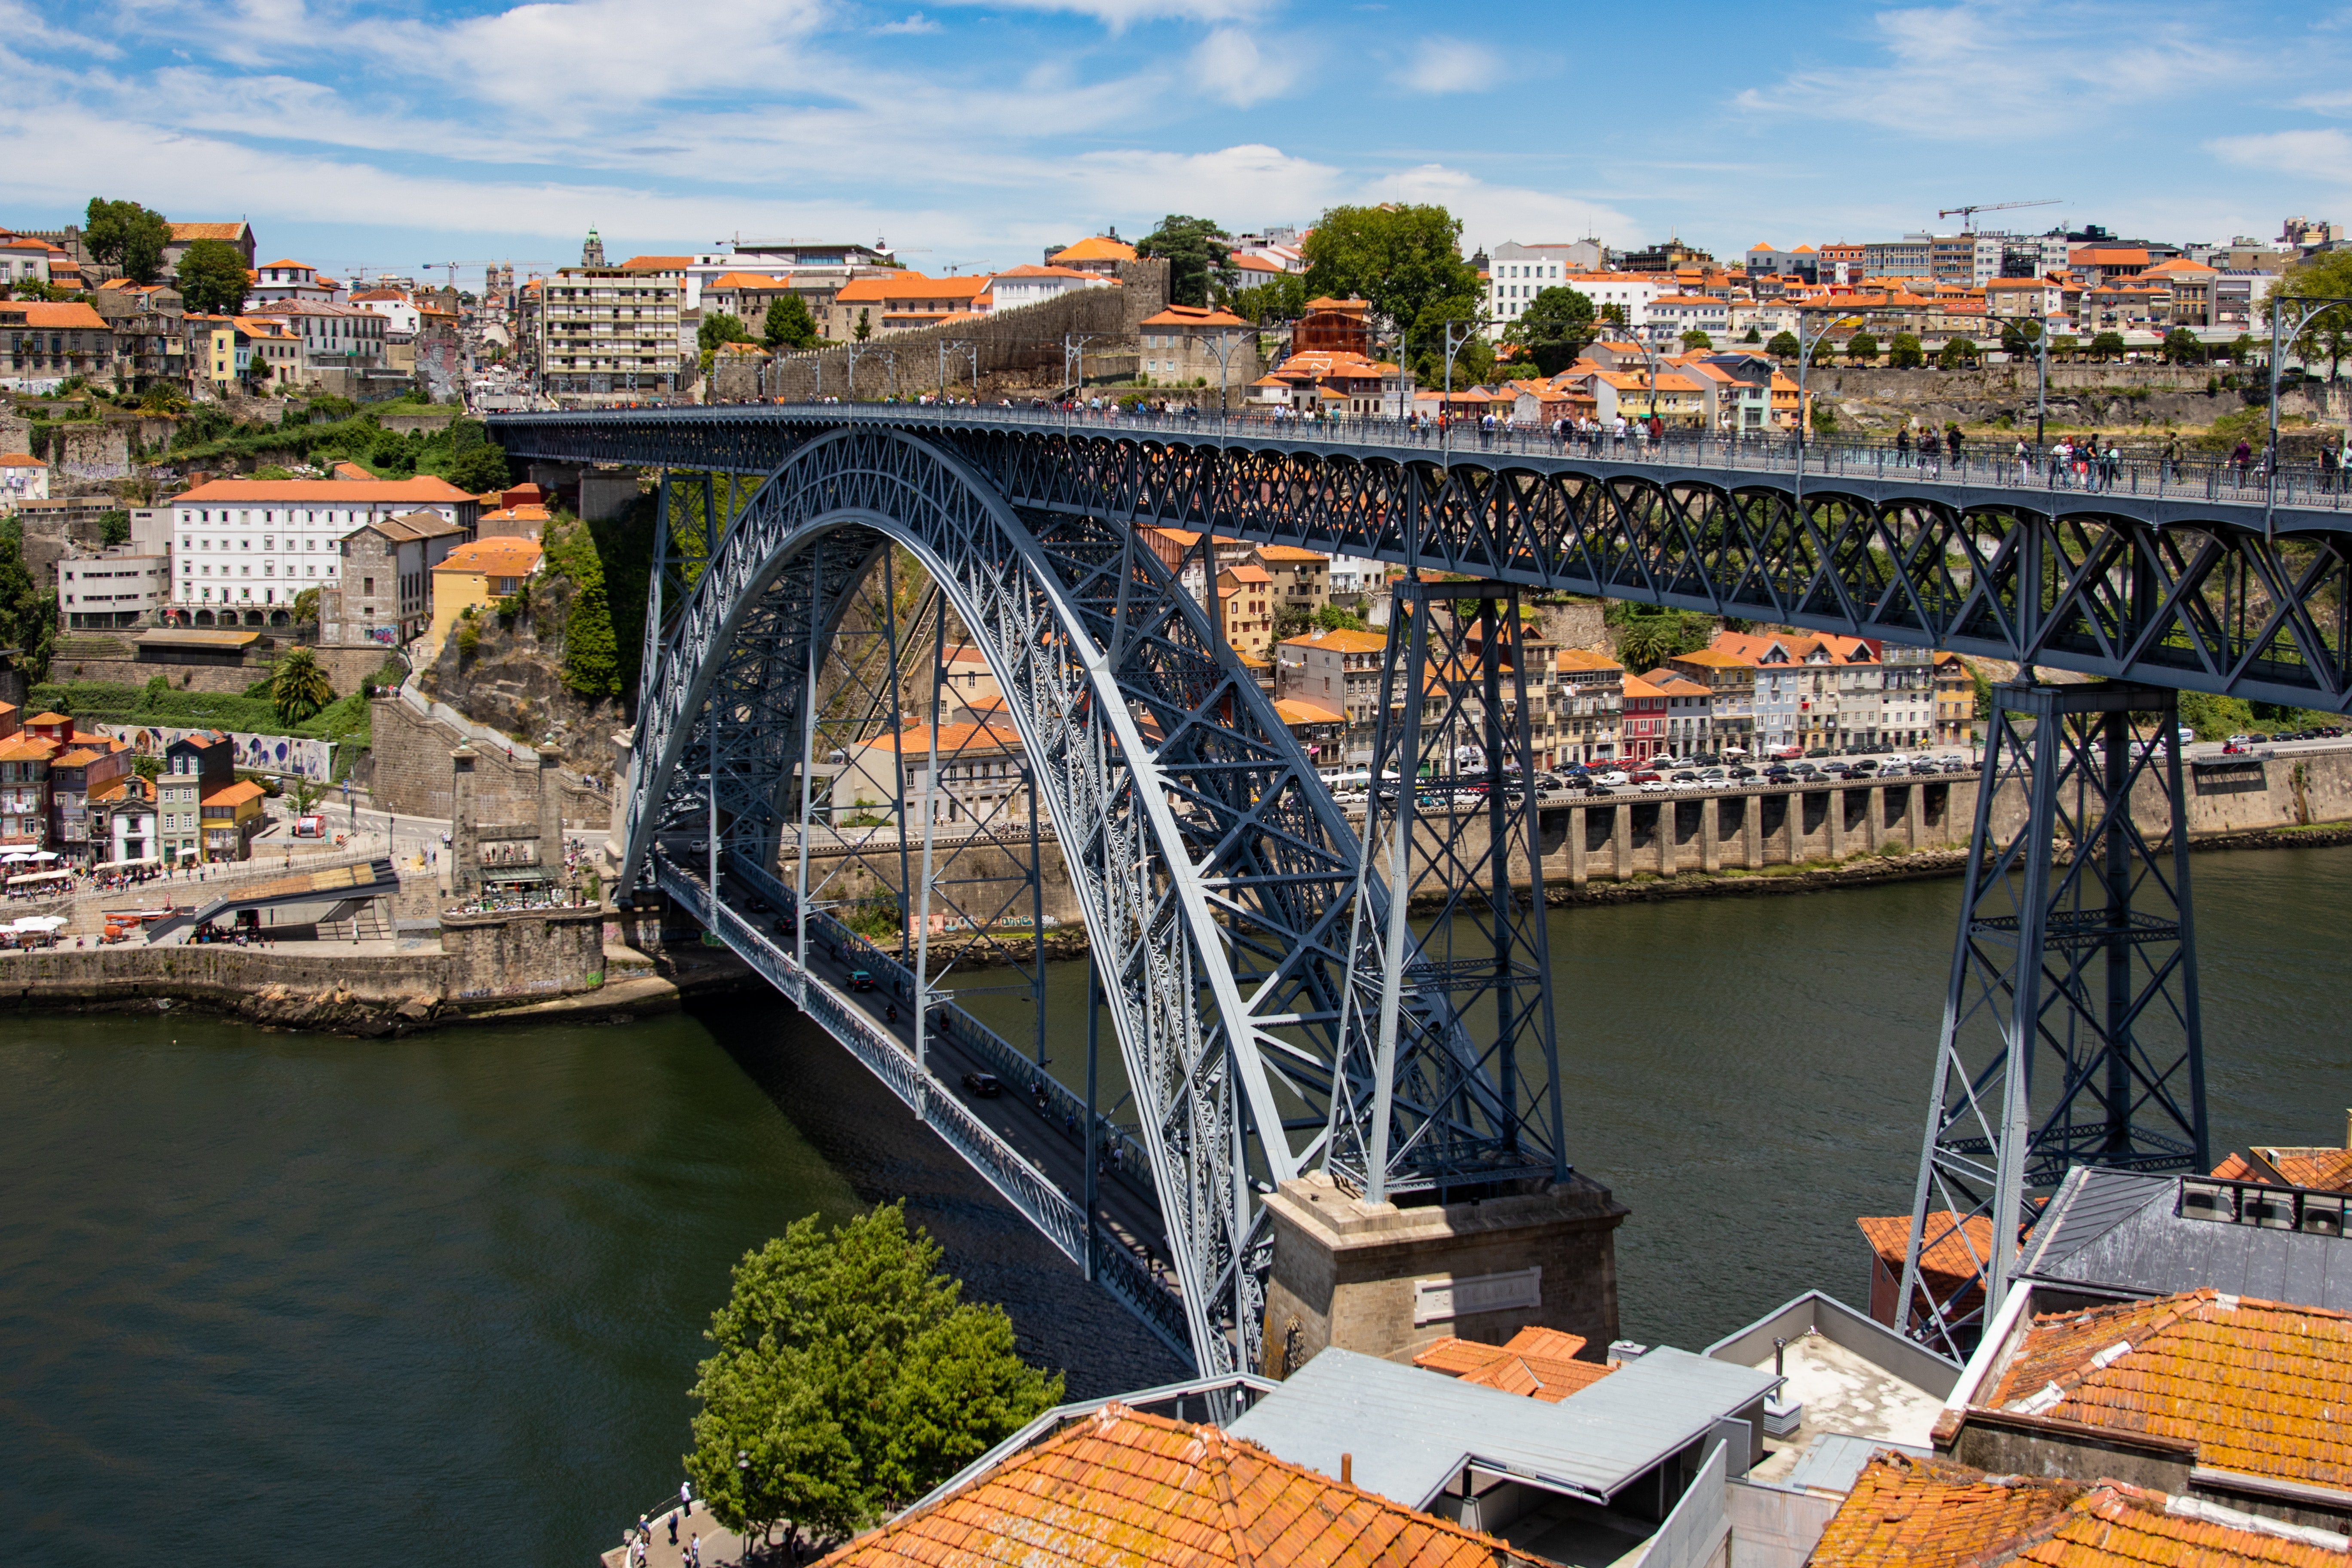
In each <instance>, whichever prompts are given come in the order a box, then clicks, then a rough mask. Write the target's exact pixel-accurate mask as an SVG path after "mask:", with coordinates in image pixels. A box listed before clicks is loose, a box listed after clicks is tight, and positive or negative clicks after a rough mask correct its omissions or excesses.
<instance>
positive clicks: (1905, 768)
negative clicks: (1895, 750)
mask: <svg viewBox="0 0 2352 1568" xmlns="http://www.w3.org/2000/svg"><path fill="white" fill-rule="evenodd" d="M1910 771H1911V764H1910V763H1901V762H1896V763H1887V764H1886V765H1885V767H1883V768H1881V769H1879V770H1878V776H1879V777H1880V778H1883V779H1899V778H1901V777H1903V776H1904V775H1905V774H1906V773H1909V772H1910Z"/></svg>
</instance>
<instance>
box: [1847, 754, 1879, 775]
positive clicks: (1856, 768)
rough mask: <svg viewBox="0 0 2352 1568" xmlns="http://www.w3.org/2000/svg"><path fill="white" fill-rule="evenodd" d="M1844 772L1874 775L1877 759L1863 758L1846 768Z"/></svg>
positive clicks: (1876, 769)
mask: <svg viewBox="0 0 2352 1568" xmlns="http://www.w3.org/2000/svg"><path fill="white" fill-rule="evenodd" d="M1845 771H1846V772H1847V773H1876V772H1877V771H1878V759H1877V758H1875V757H1864V758H1863V759H1862V760H1861V761H1860V762H1858V763H1853V764H1851V765H1850V766H1848V767H1847V769H1846V770H1845Z"/></svg>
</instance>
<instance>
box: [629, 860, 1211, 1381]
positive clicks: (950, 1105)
mask: <svg viewBox="0 0 2352 1568" xmlns="http://www.w3.org/2000/svg"><path fill="white" fill-rule="evenodd" d="M651 859H652V862H653V867H654V873H655V879H656V881H657V882H658V883H659V885H660V887H661V889H662V890H663V891H664V892H665V893H667V894H668V895H669V897H670V898H671V899H673V900H676V901H677V905H678V907H679V908H680V909H681V910H684V911H685V912H686V913H688V914H689V915H691V916H692V917H693V918H694V919H696V920H697V921H700V922H701V923H702V924H703V927H704V929H705V930H707V931H711V932H713V933H715V934H716V935H717V937H718V938H719V941H721V942H724V943H725V944H726V945H727V946H728V948H730V950H731V951H733V952H735V953H736V955H737V956H739V957H740V958H741V959H742V960H743V961H744V962H745V963H749V964H750V965H751V967H752V968H753V969H755V970H757V971H758V972H759V973H760V974H761V976H762V977H763V978H765V979H766V980H767V981H768V983H769V984H772V985H773V986H774V987H775V988H776V989H777V990H778V991H780V992H782V994H784V995H785V996H786V997H787V998H789V999H790V1000H792V1001H793V1002H794V1003H795V1004H797V1005H799V1006H800V1008H801V1010H802V1011H803V1013H804V1014H805V1015H806V1016H808V1017H809V1018H810V1019H811V1020H812V1021H814V1023H816V1024H817V1025H818V1026H821V1027H822V1028H824V1031H825V1032H826V1033H827V1034H829V1035H831V1036H832V1037H834V1038H835V1040H837V1041H839V1042H840V1043H841V1044H842V1045H843V1046H844V1047H846V1048H847V1049H848V1050H849V1052H850V1054H851V1055H853V1056H855V1057H856V1058H857V1059H858V1060H859V1061H860V1062H861V1063H863V1064H864V1065H865V1067H866V1068H867V1070H868V1071H870V1072H872V1073H873V1074H874V1075H875V1077H877V1079H881V1081H882V1082H883V1084H884V1085H885V1086H886V1087H887V1088H888V1089H889V1090H890V1091H891V1092H892V1093H893V1094H895V1095H897V1096H898V1099H899V1100H900V1101H901V1102H903V1103H904V1104H905V1105H906V1106H907V1108H908V1110H911V1111H913V1112H914V1113H915V1116H916V1118H917V1119H918V1120H919V1121H922V1122H923V1124H924V1125H925V1126H927V1127H929V1128H930V1129H931V1130H932V1131H934V1132H936V1133H938V1134H939V1136H940V1138H942V1139H943V1140H945V1141H946V1142H947V1144H948V1146H949V1147H950V1148H951V1149H953V1150H954V1151H955V1152H957V1154H958V1155H960V1156H961V1158H962V1159H963V1160H964V1161H965V1162H966V1163H968V1164H970V1165H971V1167H972V1168H973V1169H974V1170H975V1171H977V1172H979V1173H980V1174H981V1176H982V1178H983V1179H985V1180H986V1181H987V1182H988V1184H990V1185H991V1186H992V1187H994V1188H995V1189H996V1190H997V1192H998V1193H999V1194H1002V1195H1003V1197H1004V1198H1005V1199H1006V1201H1008V1202H1009V1203H1011V1204H1012V1205H1013V1207H1014V1208H1015V1209H1017V1210H1019V1211H1020V1212H1021V1214H1022V1215H1023V1216H1024V1217H1025V1218H1026V1219H1027V1220H1028V1221H1029V1222H1030V1223H1031V1224H1032V1225H1034V1226H1036V1227H1037V1229H1038V1230H1039V1231H1040V1232H1041V1233H1042V1234H1043V1235H1044V1236H1045V1238H1046V1239H1047V1240H1048V1241H1050V1242H1052V1243H1053V1244H1054V1245H1055V1247H1058V1248H1059V1249H1060V1250H1061V1252H1062V1254H1063V1255H1064V1256H1065V1257H1066V1258H1069V1259H1070V1261H1071V1262H1072V1263H1074V1264H1076V1265H1077V1266H1078V1267H1079V1268H1083V1269H1085V1270H1086V1271H1087V1274H1088V1275H1089V1276H1090V1277H1091V1278H1092V1279H1094V1280H1095V1281H1096V1282H1097V1284H1100V1285H1101V1286H1103V1288H1104V1289H1107V1290H1108V1291H1109V1292H1110V1293H1111V1295H1112V1296H1113V1297H1115V1298H1116V1299H1118V1301H1119V1302H1120V1303H1121V1304H1122V1305H1124V1306H1126V1307H1127V1308H1128V1309H1129V1310H1130V1311H1132V1312H1134V1313H1135V1315H1136V1316H1137V1317H1138V1318H1139V1319H1141V1320H1142V1321H1143V1323H1144V1326H1145V1327H1146V1328H1148V1329H1150V1331H1152V1333H1153V1334H1154V1335H1155V1336H1157V1337H1158V1338H1159V1339H1160V1341H1161V1342H1163V1343H1165V1344H1166V1345H1167V1346H1168V1347H1169V1348H1170V1349H1171V1350H1172V1351H1174V1352H1176V1353H1177V1354H1178V1355H1180V1356H1181V1357H1183V1358H1185V1359H1186V1360H1187V1361H1189V1360H1191V1359H1192V1342H1191V1339H1190V1337H1189V1335H1188V1333H1187V1331H1186V1328H1185V1320H1184V1310H1183V1306H1182V1303H1181V1300H1180V1298H1179V1295H1178V1293H1177V1283H1176V1276H1175V1273H1174V1271H1173V1270H1172V1269H1171V1268H1169V1267H1168V1247H1167V1243H1166V1238H1165V1231H1164V1229H1163V1227H1162V1226H1161V1224H1160V1205H1159V1199H1158V1196H1157V1194H1155V1192H1154V1191H1153V1189H1152V1184H1151V1177H1150V1162H1149V1161H1148V1160H1147V1159H1146V1157H1145V1154H1144V1151H1143V1148H1142V1145H1141V1142H1140V1141H1139V1139H1138V1138H1137V1137H1136V1135H1135V1134H1134V1133H1133V1132H1132V1131H1129V1130H1128V1129H1126V1128H1123V1127H1120V1126H1119V1125H1118V1124H1117V1123H1116V1122H1114V1121H1111V1120H1110V1119H1109V1118H1108V1117H1105V1116H1101V1115H1096V1116H1095V1117H1094V1118H1093V1121H1094V1134H1095V1137H1094V1144H1095V1156H1096V1158H1095V1165H1094V1170H1095V1177H1096V1179H1095V1181H1094V1183H1093V1184H1092V1185H1093V1189H1094V1192H1093V1197H1094V1203H1093V1211H1094V1212H1093V1213H1092V1215H1088V1214H1087V1190H1088V1183H1087V1107H1086V1106H1085V1104H1084V1103H1083V1102H1082V1101H1081V1100H1078V1099H1077V1097H1076V1096H1074V1095H1073V1094H1071V1093H1070V1092H1069V1090H1068V1089H1066V1088H1065V1087H1063V1085H1062V1084H1061V1083H1059V1082H1058V1081H1057V1080H1055V1079H1054V1078H1053V1077H1052V1075H1051V1074H1049V1073H1047V1072H1046V1071H1045V1069H1044V1068H1040V1067H1038V1066H1037V1065H1035V1064H1034V1063H1033V1062H1030V1061H1028V1060H1026V1059H1025V1058H1023V1057H1022V1056H1021V1054H1020V1053H1019V1052H1018V1051H1017V1050H1015V1049H1014V1048H1013V1047H1012V1045H1011V1044H1009V1043H1008V1042H1007V1041H1005V1040H1004V1039H1003V1037H1000V1036H999V1035H997V1034H996V1033H995V1032H994V1031H993V1030H992V1029H990V1028H989V1027H988V1026H985V1025H984V1024H982V1023H981V1022H980V1021H979V1020H978V1019H977V1018H974V1017H973V1016H971V1014H969V1013H967V1012H965V1011H964V1010H963V1009H962V1008H961V1007H960V1006H958V1005H955V1003H954V1002H953V1001H952V1000H950V999H947V998H945V997H943V996H942V995H940V994H939V993H938V992H936V991H934V993H933V1002H932V1008H931V1019H930V1023H929V1028H928V1029H927V1031H926V1033H925V1038H924V1042H923V1054H922V1056H921V1058H918V1057H917V1055H916V1040H915V1019H914V1007H913V997H914V995H915V989H916V988H915V983H914V972H913V970H912V968H911V967H909V966H908V965H906V964H903V963H899V962H898V959H897V958H895V957H893V956H891V955H890V954H888V953H886V952H883V951H882V950H880V949H879V948H877V947H875V946H873V945H872V944H871V943H869V942H866V940H865V939H864V938H863V937H861V936H859V935H858V934H857V933H856V932H854V931H850V930H849V929H848V928H847V927H845V926H844V925H842V924H841V923H840V922H839V921H835V919H833V917H832V916H830V915H828V914H826V913H824V911H823V910H814V909H812V910H810V912H809V917H808V967H807V969H806V971H805V973H804V972H803V970H802V968H801V966H800V964H799V963H798V962H797V960H796V958H795V952H796V949H797V947H798V942H797V932H796V922H795V917H794V913H793V890H792V889H791V888H789V887H787V886H785V885H784V884H783V883H782V881H781V880H780V879H777V878H776V877H774V876H773V875H772V874H770V873H768V872H766V871H764V870H762V869H761V868H760V867H759V866H757V865H756V864H754V863H752V862H751V861H749V860H746V859H744V858H742V857H740V856H730V858H728V859H727V860H726V862H725V863H724V868H723V869H722V872H721V875H720V877H719V900H718V906H717V908H716V909H715V910H714V909H713V908H712V903H711V899H710V892H709V873H708V871H707V870H706V869H705V868H702V867H699V866H696V865H694V864H693V863H691V862H688V861H684V860H682V859H680V858H673V857H671V856H668V855H666V854H663V853H661V852H660V851H658V850H656V852H655V853H654V855H653V856H652V857H651ZM861 970H862V971H864V972H865V973H866V974H867V975H868V976H870V977H871V979H872V982H873V984H874V989H872V990H870V991H861V990H852V989H851V981H850V976H851V974H852V973H855V972H856V971H861ZM894 1011H895V1013H896V1014H897V1016H896V1017H895V1018H893V1017H892V1016H891V1015H892V1013H893V1012H894ZM1110 1048H1112V1049H1116V1048H1117V1047H1116V1046H1115V1045H1113V1046H1111V1047H1110ZM966 1073H973V1074H979V1073H988V1074H992V1075H993V1076H994V1077H995V1078H996V1079H998V1081H999V1082H1001V1083H1002V1084H1003V1089H1004V1092H1003V1095H1002V1096H1000V1097H997V1098H993V1099H988V1098H982V1097H980V1096H977V1095H974V1094H972V1093H971V1092H969V1091H968V1090H967V1089H965V1088H964V1086H963V1078H964V1075H965V1074H966Z"/></svg>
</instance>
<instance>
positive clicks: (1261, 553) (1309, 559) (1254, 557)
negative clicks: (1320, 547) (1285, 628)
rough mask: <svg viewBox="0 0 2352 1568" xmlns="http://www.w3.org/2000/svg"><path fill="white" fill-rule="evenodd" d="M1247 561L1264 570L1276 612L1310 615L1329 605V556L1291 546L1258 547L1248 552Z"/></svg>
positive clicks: (1268, 545)
mask: <svg viewBox="0 0 2352 1568" xmlns="http://www.w3.org/2000/svg"><path fill="white" fill-rule="evenodd" d="M1250 561H1251V563H1253V564H1255V565H1257V566H1261V567H1263V568H1265V575H1266V581H1267V584H1268V586H1269V587H1270V589H1271V591H1272V594H1273V598H1274V606H1275V608H1276V610H1283V609H1296V610H1304V611H1305V612H1307V614H1308V615H1310V616H1311V615H1313V614H1314V613H1315V612H1316V611H1318V610H1319V609H1321V608H1322V607H1323V606H1324V605H1328V604H1329V603H1330V602H1331V558H1330V557H1329V556H1328V555H1320V554H1318V553H1317V552H1314V551H1312V550H1301V549H1299V548H1298V547H1297V546H1296V545H1291V544H1261V545H1259V546H1258V547H1257V548H1256V549H1255V550H1253V551H1251V552H1250Z"/></svg>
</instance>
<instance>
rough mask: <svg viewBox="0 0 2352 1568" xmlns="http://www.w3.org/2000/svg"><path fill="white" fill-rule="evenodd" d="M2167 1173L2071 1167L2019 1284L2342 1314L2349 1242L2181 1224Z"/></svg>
mask: <svg viewBox="0 0 2352 1568" xmlns="http://www.w3.org/2000/svg"><path fill="white" fill-rule="evenodd" d="M2179 1186H2180V1181H2179V1177H2177V1176H2148V1175H2140V1174H2137V1173H2133V1172H2129V1171H2109V1170H2095V1169H2091V1168H2088V1167H2082V1168H2077V1169H2076V1170H2074V1171H2072V1172H2070V1173H2068V1174H2067V1177H2066V1182H2065V1184H2064V1185H2063V1186H2062V1187H2060V1188H2059V1189H2058V1195H2057V1197H2056V1198H2054V1199H2053V1200H2052V1203H2051V1216H2050V1217H2049V1218H2048V1219H2046V1220H2044V1221H2042V1224H2040V1225H2038V1226H2035V1227H2034V1230H2033V1236H2032V1239H2031V1240H2030V1241H2029V1242H2028V1243H2027V1244H2026V1248H2025V1253H2024V1256H2023V1257H2022V1258H2021V1259H2020V1260H2019V1264H2018V1274H2019V1276H2020V1278H2022V1279H2040V1280H2044V1281H2047V1282H2049V1283H2052V1284H2068V1285H2087V1286H2094V1287H2097V1288H2100V1289H2109V1290H2119V1291H2124V1292H2127V1293H2129V1294H2132V1295H2136V1296H2168V1295H2171V1294H2173V1293H2175V1292H2177V1291H2181V1290H2197V1289H2212V1290H2220V1291H2223V1292H2226V1293H2228V1294H2230V1295H2235V1296H2252V1297H2254V1298H2257V1299H2259V1300H2268V1301H2290V1302H2293V1303H2294V1304H2295V1305H2297V1306H2303V1307H2325V1308H2326V1309H2328V1310H2331V1311H2339V1312H2352V1238H2346V1237H2331V1236H2316V1235H2313V1234H2310V1233H2308V1232H2305V1231H2294V1230H2273V1229H2269V1228H2267V1227H2265V1226H2252V1225H2231V1224H2226V1223H2222V1222H2221V1221H2216V1220H2209V1219H2190V1218H2186V1217H2184V1216H2182V1215H2179V1214H2178V1213H2176V1212H2175V1210H2176V1209H2177V1208H2178V1207H2179Z"/></svg>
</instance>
